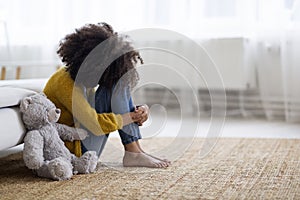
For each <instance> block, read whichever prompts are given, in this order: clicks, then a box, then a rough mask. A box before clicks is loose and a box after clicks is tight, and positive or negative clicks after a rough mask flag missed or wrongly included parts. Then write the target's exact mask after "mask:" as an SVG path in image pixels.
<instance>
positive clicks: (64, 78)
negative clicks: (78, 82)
mask: <svg viewBox="0 0 300 200" xmlns="http://www.w3.org/2000/svg"><path fill="white" fill-rule="evenodd" d="M44 93H45V94H46V95H47V97H48V98H49V99H50V100H51V101H52V102H53V103H54V104H55V105H56V107H57V108H60V109H61V116H60V119H59V121H58V122H59V123H62V124H66V125H68V126H73V127H74V126H75V122H74V118H75V119H76V121H78V122H79V123H81V124H82V125H83V126H84V127H86V128H87V129H88V130H89V131H91V132H92V133H93V134H95V135H102V134H107V133H110V132H113V131H115V130H118V129H121V128H122V127H123V121H122V117H121V115H116V114H114V113H103V114H98V113H97V112H96V111H95V109H94V108H92V107H91V106H90V104H89V103H88V102H87V100H86V98H85V94H84V92H83V89H82V88H80V87H77V86H74V81H73V79H72V78H71V76H70V74H69V73H68V72H67V71H66V69H65V68H61V69H59V70H58V71H57V72H56V73H54V74H53V75H52V76H51V77H50V79H49V80H48V82H47V84H46V86H45V88H44ZM65 144H66V146H67V147H68V149H69V150H70V151H71V152H72V153H74V154H75V155H76V156H81V154H82V153H81V146H80V141H74V142H67V141H65Z"/></svg>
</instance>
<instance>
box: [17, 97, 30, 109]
mask: <svg viewBox="0 0 300 200" xmlns="http://www.w3.org/2000/svg"><path fill="white" fill-rule="evenodd" d="M31 102H32V100H31V98H30V97H25V98H24V99H23V100H22V101H21V104H20V109H21V111H25V110H26V109H27V107H28V105H29V104H31Z"/></svg>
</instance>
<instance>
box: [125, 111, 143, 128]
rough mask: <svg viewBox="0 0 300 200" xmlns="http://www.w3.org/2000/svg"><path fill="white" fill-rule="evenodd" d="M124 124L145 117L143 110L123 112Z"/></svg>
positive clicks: (136, 121) (138, 120)
mask: <svg viewBox="0 0 300 200" xmlns="http://www.w3.org/2000/svg"><path fill="white" fill-rule="evenodd" d="M122 119H123V126H125V125H128V124H131V123H133V122H135V123H138V122H140V121H141V120H142V119H143V116H142V111H134V112H129V113H125V114H122Z"/></svg>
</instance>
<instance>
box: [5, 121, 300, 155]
mask: <svg viewBox="0 0 300 200" xmlns="http://www.w3.org/2000/svg"><path fill="white" fill-rule="evenodd" d="M141 132H142V135H143V138H149V137H245V138H299V139H300V124H293V123H286V122H282V121H267V120H262V119H237V118H236V119H234V118H231V119H226V120H225V122H224V124H223V123H222V119H214V120H211V119H207V118H204V119H201V118H200V119H198V118H193V117H181V118H178V117H175V116H169V117H165V116H153V117H150V119H149V120H148V121H147V123H145V124H144V126H143V127H141ZM111 137H119V136H118V134H117V133H115V132H114V133H112V134H111ZM22 148H23V146H22V145H19V146H17V147H14V148H11V149H8V150H5V151H0V157H3V156H6V155H9V154H11V153H16V152H19V151H21V150H22Z"/></svg>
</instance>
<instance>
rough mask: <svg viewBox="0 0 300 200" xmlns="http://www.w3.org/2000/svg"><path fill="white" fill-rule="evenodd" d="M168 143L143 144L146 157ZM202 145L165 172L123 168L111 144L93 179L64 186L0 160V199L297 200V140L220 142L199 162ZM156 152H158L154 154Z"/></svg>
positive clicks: (14, 160)
mask: <svg viewBox="0 0 300 200" xmlns="http://www.w3.org/2000/svg"><path fill="white" fill-rule="evenodd" d="M171 140H172V139H170V138H169V139H168V138H156V139H155V140H146V141H145V142H144V144H143V146H144V147H145V148H146V149H147V150H148V151H150V152H154V153H155V152H156V150H162V149H164V148H163V146H166V145H167V144H171V143H170V141H171ZM203 141H204V139H195V140H194V141H193V144H192V145H191V146H189V148H187V150H186V151H185V152H182V155H181V156H179V157H178V159H176V160H175V161H174V162H173V163H172V166H171V167H169V168H167V169H147V168H123V167H122V165H121V158H122V147H121V144H120V143H119V141H118V140H117V139H111V140H110V142H109V144H108V146H107V147H106V149H105V152H104V153H103V157H101V158H100V162H99V165H98V167H97V171H96V172H95V173H93V174H87V175H75V176H74V177H73V178H72V179H71V180H68V181H52V180H48V179H43V178H39V177H36V176H35V175H33V174H32V173H31V171H30V170H28V169H27V168H26V167H25V166H24V163H23V160H22V153H18V154H14V155H10V156H8V157H5V158H1V159H0V199H1V200H2V199H300V145H299V144H300V140H296V139H242V138H241V139H237V138H235V139H230V138H228V139H224V138H223V139H219V140H218V142H217V144H216V145H215V146H214V148H213V150H212V151H210V152H209V153H208V154H207V156H205V157H201V156H200V154H199V151H200V148H201V146H202V144H203ZM157 152H158V151H157Z"/></svg>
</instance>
